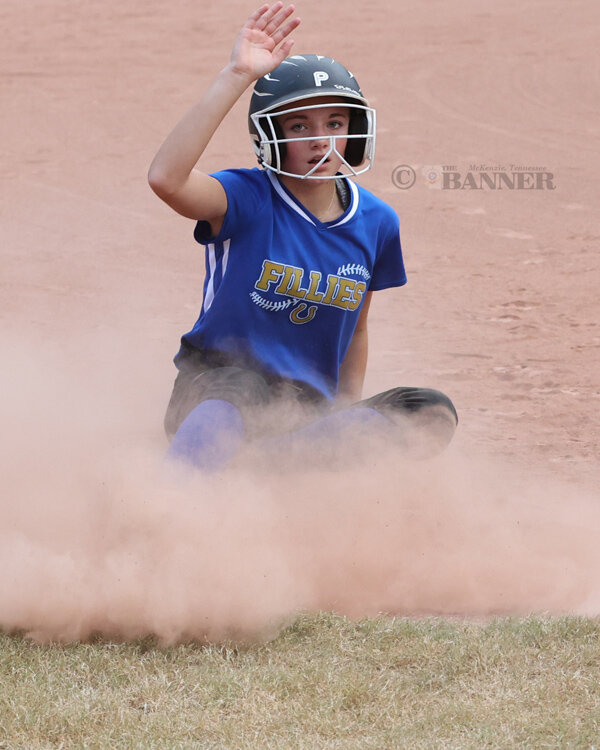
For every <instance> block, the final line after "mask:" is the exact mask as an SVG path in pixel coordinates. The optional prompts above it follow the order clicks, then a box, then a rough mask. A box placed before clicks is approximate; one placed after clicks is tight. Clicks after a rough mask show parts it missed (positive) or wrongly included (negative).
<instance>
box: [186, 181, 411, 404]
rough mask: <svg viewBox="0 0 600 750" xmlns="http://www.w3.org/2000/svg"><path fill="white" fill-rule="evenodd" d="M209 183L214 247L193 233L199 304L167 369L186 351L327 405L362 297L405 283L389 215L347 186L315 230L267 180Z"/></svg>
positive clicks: (201, 231) (206, 234)
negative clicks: (199, 270) (215, 219)
mask: <svg viewBox="0 0 600 750" xmlns="http://www.w3.org/2000/svg"><path fill="white" fill-rule="evenodd" d="M213 177H215V178H216V179H218V180H219V182H220V183H221V184H222V185H223V188H224V189H225V192H226V194H227V213H226V214H225V219H224V221H223V225H222V227H221V230H220V232H219V234H218V235H217V236H215V237H211V231H210V225H209V224H208V223H207V222H204V221H200V222H198V223H197V225H196V228H195V231H194V236H195V238H196V240H197V241H198V242H200V243H201V244H203V245H205V246H206V276H205V281H204V298H203V302H202V309H201V312H200V317H199V318H198V320H197V321H196V324H195V325H194V327H193V329H192V330H191V331H190V332H189V333H187V334H185V335H184V336H183V338H182V347H181V349H180V351H179V353H178V355H177V356H176V358H175V363H176V364H177V365H178V366H180V365H181V362H182V360H183V359H184V358H185V356H186V354H187V353H188V352H189V349H190V348H193V349H200V350H213V351H218V352H223V353H224V354H226V355H231V357H232V358H233V359H235V358H236V357H240V359H241V360H244V361H250V362H252V363H254V364H255V366H256V367H257V369H259V371H262V372H263V373H265V374H267V375H272V376H281V377H284V378H290V379H292V380H297V381H301V382H303V383H307V384H308V385H310V386H312V387H313V388H316V389H317V390H318V391H320V392H321V393H322V394H323V395H325V396H326V397H327V398H333V397H334V396H335V394H336V392H337V385H338V379H339V368H340V365H341V363H342V362H343V360H344V357H345V355H346V351H347V350H348V347H349V345H350V342H351V340H352V336H353V333H354V329H355V328H356V323H357V321H358V317H359V314H360V310H361V307H362V303H363V300H364V298H365V294H366V293H367V292H369V291H376V290H378V289H385V288H387V287H393V286H401V285H402V284H404V283H406V274H405V271H404V264H403V261H402V251H401V249H400V236H399V225H398V217H397V215H396V213H395V212H394V211H393V209H392V208H391V207H390V206H388V205H387V204H386V203H384V202H383V201H381V200H379V199H378V198H376V197H375V196H374V195H373V194H372V193H370V192H369V191H368V190H365V189H364V188H361V187H359V186H357V185H356V184H354V183H353V182H352V181H351V180H349V179H347V178H346V183H347V185H348V187H349V189H350V203H349V206H348V208H347V209H346V211H345V212H344V213H343V214H342V216H340V217H338V218H337V219H335V220H334V221H330V222H325V223H323V222H321V221H319V220H318V219H317V218H316V217H315V216H313V215H312V214H311V213H310V212H309V211H307V209H306V208H305V207H304V206H303V205H302V203H300V202H299V201H298V200H297V199H296V198H295V197H294V196H293V195H292V194H291V193H290V192H289V191H288V190H287V189H286V188H285V187H284V186H283V184H282V183H281V182H280V181H279V180H278V179H277V177H276V176H275V175H274V174H273V173H271V172H267V171H264V170H261V169H235V170H225V171H222V172H217V173H216V174H214V175H213Z"/></svg>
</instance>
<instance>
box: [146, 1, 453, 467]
mask: <svg viewBox="0 0 600 750" xmlns="http://www.w3.org/2000/svg"><path fill="white" fill-rule="evenodd" d="M293 13H294V6H292V5H290V6H289V7H287V8H284V7H283V4H282V3H281V2H277V3H275V4H274V5H272V6H270V7H269V6H268V5H264V6H262V7H261V8H259V9H258V10H257V11H256V12H255V13H254V14H253V15H252V16H251V17H250V18H249V19H248V21H247V22H246V24H245V25H244V27H243V28H242V30H241V32H240V34H239V36H238V38H237V40H236V42H235V45H234V48H233V53H232V56H231V60H230V62H229V64H228V65H227V66H226V67H225V68H224V69H223V70H222V71H221V72H220V73H219V75H218V76H217V79H216V80H215V82H214V83H213V84H212V86H211V87H210V88H209V89H208V91H207V92H206V94H205V95H204V97H203V98H202V100H201V101H200V102H199V103H198V104H197V105H196V106H195V107H194V108H193V109H191V110H190V111H189V112H188V114H187V115H186V116H185V117H184V118H183V119H182V120H181V121H180V122H179V124H178V125H177V126H176V127H175V129H174V130H173V131H172V132H171V134H170V135H169V136H168V138H167V139H166V141H165V142H164V144H163V145H162V146H161V148H160V150H159V151H158V153H157V155H156V157H155V159H154V161H153V162H152V165H151V167H150V172H149V182H150V185H151V186H152V188H153V190H154V191H155V192H156V193H157V194H158V195H159V197H160V198H162V199H163V200H164V201H165V202H166V203H168V205H170V206H171V207H172V208H173V209H174V210H175V211H177V212H178V213H180V214H182V215H183V216H186V217H188V218H190V219H194V220H195V221H196V222H197V223H196V228H195V231H194V236H195V239H196V240H197V241H198V242H199V243H201V244H203V245H204V246H205V247H206V277H205V283H204V296H203V303H202V309H201V313H200V316H199V318H198V320H197V321H196V323H195V325H194V327H193V328H192V330H191V331H189V332H188V333H186V334H185V335H184V336H183V337H182V340H181V347H180V350H179V352H178V354H177V356H176V357H175V363H176V365H177V368H178V370H179V372H178V375H177V378H176V381H175V385H174V389H173V394H172V397H171V401H170V403H169V407H168V410H167V415H166V418H165V428H166V431H167V434H168V436H169V438H171V449H170V450H171V454H172V455H174V456H177V457H180V458H183V459H185V460H186V461H189V462H190V463H192V464H194V465H196V466H199V467H202V468H205V469H216V468H220V467H222V466H224V465H225V464H226V463H227V462H228V461H229V460H230V459H231V458H232V457H233V456H234V455H235V454H236V452H237V451H238V449H239V448H240V446H241V444H242V443H243V442H244V441H248V440H259V439H260V440H269V438H267V437H265V436H266V435H267V434H268V432H269V429H270V430H271V432H273V430H274V431H275V432H277V433H279V435H278V437H277V438H276V441H274V439H273V438H272V437H271V438H270V440H271V442H270V443H269V450H270V451H272V450H273V449H274V448H275V447H277V448H278V449H279V450H280V451H281V450H286V449H287V448H288V447H290V446H292V445H293V446H298V445H303V444H308V443H314V442H315V441H317V442H320V443H322V442H323V440H326V441H329V442H336V443H338V444H339V443H343V442H344V441H345V440H347V439H348V437H349V436H351V435H355V434H357V433H358V432H360V433H361V434H364V432H365V430H366V431H367V432H369V431H374V430H382V429H383V430H385V431H386V433H387V434H390V435H392V436H394V437H396V438H397V439H398V441H399V442H400V443H404V444H406V442H407V439H409V438H410V431H411V430H410V424H411V420H412V423H416V418H417V417H418V422H419V424H420V425H421V426H422V425H423V424H426V425H427V430H428V433H429V435H430V437H431V443H432V444H435V446H436V448H439V447H440V446H443V445H445V444H447V442H448V441H449V440H450V438H451V436H452V434H453V432H454V429H455V426H456V423H457V418H456V412H455V410H454V407H453V405H452V403H451V402H450V400H449V399H448V398H447V396H445V395H444V394H442V393H440V392H439V391H434V390H431V389H423V388H395V389H392V390H391V391H387V392H386V393H383V394H378V395H377V396H374V397H372V398H370V399H367V400H365V401H359V399H360V398H361V391H362V385H363V380H364V376H365V370H366V364H367V316H368V311H369V305H370V301H371V295H372V293H373V292H374V291H377V290H380V289H385V288H388V287H393V286H401V285H402V284H404V283H405V282H406V276H405V272H404V265H403V260H402V252H401V248H400V240H399V227H398V218H397V216H396V214H395V212H394V211H393V210H392V209H391V208H390V207H389V206H387V205H386V204H385V203H383V202H382V201H380V200H379V199H378V198H376V197H375V196H374V195H372V194H371V193H370V192H368V191H367V190H364V189H363V188H361V187H359V186H357V185H356V184H355V183H354V182H353V181H352V180H351V179H350V177H351V176H354V175H357V174H360V173H361V172H364V171H365V170H366V169H369V168H370V166H371V162H372V159H373V154H374V147H375V112H374V110H373V109H372V108H371V107H369V105H368V102H367V100H366V99H365V98H364V97H363V95H362V92H361V90H360V88H359V86H358V83H357V82H356V79H355V78H354V76H353V75H352V74H351V73H350V72H349V71H348V70H347V69H346V68H344V67H343V66H342V65H340V63H338V62H336V61H335V60H332V59H331V58H327V57H323V56H318V55H293V56H288V55H289V53H290V51H291V48H292V45H293V41H292V40H291V39H290V38H289V37H290V34H291V33H292V32H293V30H294V29H295V28H296V27H297V26H298V24H299V23H300V19H298V18H294V17H293ZM249 86H253V94H252V99H251V103H250V114H249V130H250V134H251V137H252V140H253V144H254V149H255V152H256V155H257V158H258V161H259V164H260V166H261V168H260V169H258V168H256V169H251V170H248V169H237V170H225V171H223V172H217V173H215V174H212V175H208V174H205V173H203V172H202V171H200V170H199V169H197V168H196V164H197V162H198V161H199V159H200V158H201V156H202V153H203V151H204V149H205V148H206V146H207V144H208V142H209V140H210V138H211V136H212V135H213V133H214V132H215V130H216V128H217V127H218V126H219V124H220V123H221V121H222V119H223V118H224V117H225V115H226V114H227V112H228V111H229V109H230V108H231V107H232V106H233V104H234V103H235V102H236V101H237V100H238V98H239V97H240V96H241V94H242V93H243V92H244V91H245V90H246V89H247V88H248V87H249ZM284 402H285V404H286V408H285V410H283V409H281V408H280V407H281V404H282V403H284ZM290 403H291V404H293V405H294V407H295V408H294V409H290V407H289V405H290ZM274 413H275V414H277V415H278V416H276V417H275V419H273V414H274ZM283 414H285V419H283V416H282V415H283ZM267 416H268V419H267V418H266V417H267ZM267 423H269V425H270V428H269V427H268V426H267ZM274 423H275V424H276V427H275V428H274V427H273V424H274Z"/></svg>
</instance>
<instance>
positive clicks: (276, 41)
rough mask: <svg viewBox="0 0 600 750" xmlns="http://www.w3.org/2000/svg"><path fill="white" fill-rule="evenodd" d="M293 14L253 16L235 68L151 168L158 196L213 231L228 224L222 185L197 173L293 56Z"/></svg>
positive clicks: (268, 11) (280, 10)
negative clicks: (264, 81)
mask: <svg viewBox="0 0 600 750" xmlns="http://www.w3.org/2000/svg"><path fill="white" fill-rule="evenodd" d="M293 12H294V6H293V5H290V6H288V7H287V8H284V7H283V3H282V2H277V3H275V4H274V5H272V6H271V7H269V6H268V5H263V6H261V7H260V8H259V9H258V10H257V11H256V12H255V13H253V14H252V16H250V18H249V19H248V20H247V21H246V23H245V24H244V26H243V28H242V30H241V31H240V33H239V35H238V37H237V39H236V41H235V45H234V48H233V52H232V54H231V60H230V62H229V63H228V65H227V66H226V67H225V68H224V69H223V70H222V71H221V72H220V73H219V75H218V76H217V78H216V80H215V81H214V82H213V84H212V85H211V86H210V88H209V89H208V91H207V92H206V93H205V94H204V96H203V97H202V99H201V100H200V102H199V103H198V104H196V105H195V106H194V107H193V108H192V109H191V110H190V111H189V112H188V113H187V114H186V115H185V116H184V117H183V119H182V120H181V121H180V122H179V123H178V124H177V125H176V126H175V128H174V129H173V130H172V132H171V133H170V134H169V135H168V137H167V139H166V140H165V142H164V143H163V144H162V146H161V147H160V149H159V151H158V153H157V154H156V156H155V157H154V160H153V162H152V164H151V166H150V170H149V172H148V182H149V183H150V186H151V187H152V189H153V190H154V192H155V193H156V194H157V195H158V196H159V197H160V198H162V200H164V201H165V203H167V204H168V205H169V206H171V208H173V209H174V210H175V211H177V212H178V213H180V214H182V215H183V216H187V217H188V218H190V219H203V220H205V221H209V222H210V223H211V225H212V228H213V231H215V229H217V231H218V228H220V225H221V223H222V221H223V218H224V216H225V212H226V210H227V197H226V195H225V191H224V190H223V187H222V186H221V184H220V183H219V182H218V180H215V179H214V178H213V177H210V176H209V175H207V174H205V173H204V172H202V171H200V170H198V169H195V166H196V163H197V162H198V160H199V159H200V157H201V156H202V154H203V153H204V150H205V148H206V146H207V145H208V143H209V141H210V139H211V137H212V135H213V133H214V132H215V130H216V129H217V128H218V126H219V125H220V123H221V122H222V120H223V118H224V117H225V115H226V114H227V112H229V110H230V109H231V107H232V106H233V105H234V104H235V102H236V101H237V100H238V99H239V97H240V96H241V95H242V93H243V92H244V91H245V90H246V88H248V86H250V85H251V84H252V83H253V82H254V81H255V80H257V79H258V78H260V77H261V76H263V75H265V74H266V73H268V72H270V71H271V70H273V68H275V67H277V65H279V64H280V63H281V62H282V61H283V60H284V59H285V58H286V57H287V55H288V54H289V51H290V49H291V48H292V45H293V43H294V42H293V41H292V40H291V39H287V37H288V36H289V35H290V34H291V32H292V31H293V30H294V29H295V28H296V27H297V26H298V24H299V23H300V19H299V18H293V19H290V18H289V17H290V16H291V15H292V13H293ZM284 40H285V41H284ZM279 45H281V46H279Z"/></svg>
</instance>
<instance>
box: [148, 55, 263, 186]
mask: <svg viewBox="0 0 600 750" xmlns="http://www.w3.org/2000/svg"><path fill="white" fill-rule="evenodd" d="M252 80H253V79H252V77H251V76H249V75H248V74H244V73H239V72H236V71H235V69H234V67H233V66H232V64H229V65H227V66H226V67H225V68H224V69H223V70H222V71H221V72H220V73H219V75H218V76H217V78H216V79H215V81H214V82H213V84H212V85H211V86H210V88H209V89H208V90H207V92H206V93H205V94H204V96H203V97H202V99H201V100H200V101H199V102H198V103H197V104H196V105H195V106H194V107H192V109H190V110H189V112H188V113H187V114H186V115H184V117H183V118H182V119H181V120H180V122H179V123H178V124H177V125H176V126H175V127H174V128H173V130H172V131H171V133H170V134H169V135H168V136H167V138H166V140H165V141H164V143H163V144H162V146H161V147H160V149H159V150H158V153H157V154H156V156H155V157H154V160H153V161H152V164H151V166H150V170H149V173H148V179H149V181H150V184H151V185H153V187H154V186H160V189H162V190H163V191H164V192H175V191H176V190H177V189H179V188H181V186H182V185H184V184H185V182H186V181H187V179H188V177H189V175H190V173H191V171H192V170H193V169H194V167H195V166H196V164H197V163H198V160H199V159H200V157H201V156H202V154H203V153H204V150H205V149H206V146H207V145H208V143H209V141H210V139H211V138H212V136H213V134H214V132H215V131H216V129H217V128H218V127H219V125H220V124H221V122H222V121H223V118H224V117H225V115H226V114H227V113H228V112H229V110H230V109H231V108H232V107H233V105H234V104H235V103H236V101H237V100H238V99H239V98H240V96H241V95H242V93H243V92H244V91H245V90H246V88H247V87H248V86H249V85H250V84H251V83H252Z"/></svg>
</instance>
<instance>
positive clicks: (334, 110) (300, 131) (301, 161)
mask: <svg viewBox="0 0 600 750" xmlns="http://www.w3.org/2000/svg"><path fill="white" fill-rule="evenodd" d="M304 104H307V105H314V104H319V105H325V106H319V107H317V108H315V109H300V110H298V107H302V106H303V105H304ZM287 109H293V110H294V111H291V112H289V113H287V114H286V113H285V112H284V113H283V114H281V115H280V116H279V117H278V118H277V119H278V122H279V125H280V127H281V130H282V131H283V138H291V139H304V138H310V139H311V140H298V141H296V142H295V141H294V140H291V141H288V142H287V143H286V144H285V145H286V155H285V159H284V162H283V169H284V171H286V172H290V173H292V174H297V175H305V174H306V173H307V172H310V171H311V170H313V169H314V171H313V172H311V174H312V175H313V176H314V177H319V176H329V175H334V174H336V173H337V172H338V171H339V168H340V166H341V164H342V160H341V158H340V157H339V156H338V154H337V153H335V152H336V151H337V152H338V153H339V154H343V153H344V151H345V149H346V142H347V139H346V138H344V136H346V135H348V125H349V121H350V114H349V110H348V107H344V106H343V105H342V104H339V103H338V102H337V101H336V99H335V97H331V98H325V99H323V100H315V99H306V100H302V101H299V102H294V103H293V104H291V105H288V108H287ZM334 136H335V137H334ZM340 136H341V137H340ZM334 149H335V150H334ZM323 157H325V160H324V161H323V163H322V164H320V165H319V166H318V167H317V168H316V169H315V166H316V165H317V164H319V162H320V161H321V160H322V159H323Z"/></svg>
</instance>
